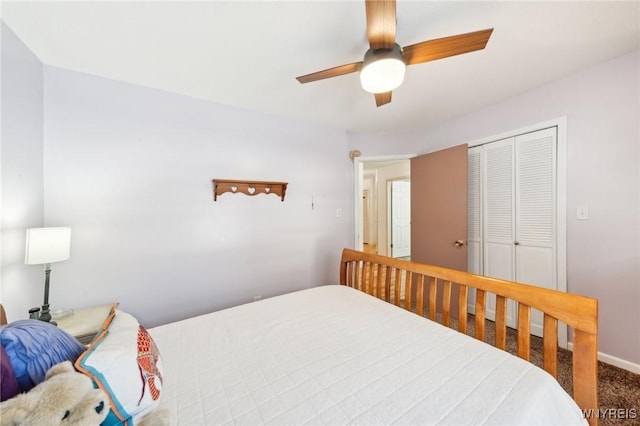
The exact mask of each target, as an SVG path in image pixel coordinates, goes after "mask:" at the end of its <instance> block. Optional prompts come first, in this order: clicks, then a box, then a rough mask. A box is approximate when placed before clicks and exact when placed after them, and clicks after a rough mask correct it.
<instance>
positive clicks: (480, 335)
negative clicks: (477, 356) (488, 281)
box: [475, 290, 487, 342]
mask: <svg viewBox="0 0 640 426" xmlns="http://www.w3.org/2000/svg"><path fill="white" fill-rule="evenodd" d="M486 299H487V297H486V294H485V293H484V290H477V291H476V322H475V325H476V336H475V337H476V339H478V340H482V341H483V342H484V320H485V305H486Z"/></svg>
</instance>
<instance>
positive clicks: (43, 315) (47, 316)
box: [38, 304, 58, 325]
mask: <svg viewBox="0 0 640 426" xmlns="http://www.w3.org/2000/svg"><path fill="white" fill-rule="evenodd" d="M38 319H39V320H40V321H44V322H48V323H49V324H53V325H58V324H57V323H56V322H55V321H51V312H49V304H46V305H42V309H41V310H40V316H38Z"/></svg>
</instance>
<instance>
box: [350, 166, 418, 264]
mask: <svg viewBox="0 0 640 426" xmlns="http://www.w3.org/2000/svg"><path fill="white" fill-rule="evenodd" d="M414 156H415V155H403V156H389V157H375V158H363V157H360V158H356V159H354V166H355V173H356V177H357V178H356V179H355V213H356V214H355V222H356V223H355V248H356V249H357V250H364V251H369V252H374V253H378V254H381V255H384V256H391V255H392V247H391V245H392V235H393V233H392V232H391V229H390V226H391V222H390V220H391V214H392V212H391V188H390V186H391V182H395V181H406V182H409V181H410V175H411V167H410V161H409V160H410V159H411V158H412V157H414ZM365 191H366V194H365ZM364 197H366V198H364ZM408 211H410V208H409V209H408ZM396 222H397V220H396ZM406 226H407V227H408V226H410V223H408V224H407V225H406ZM409 241H410V240H409ZM365 243H366V244H365ZM409 251H410V245H409ZM406 256H410V253H406ZM403 257H404V256H403Z"/></svg>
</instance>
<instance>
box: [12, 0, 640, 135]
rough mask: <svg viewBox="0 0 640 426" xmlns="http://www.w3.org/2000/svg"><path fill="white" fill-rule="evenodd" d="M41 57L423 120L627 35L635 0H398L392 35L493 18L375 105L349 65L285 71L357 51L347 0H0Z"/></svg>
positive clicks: (356, 115)
mask: <svg viewBox="0 0 640 426" xmlns="http://www.w3.org/2000/svg"><path fill="white" fill-rule="evenodd" d="M1 13H2V19H3V20H4V21H5V22H6V23H7V25H8V26H9V27H10V28H11V29H12V30H13V31H14V32H15V33H16V34H17V35H18V37H20V38H21V39H22V40H23V42H25V44H26V45H27V46H28V47H29V48H30V49H31V50H32V51H33V52H34V53H35V54H36V55H37V56H38V58H40V60H41V61H42V62H44V63H45V64H48V65H52V66H57V67H62V68H67V69H71V70H77V71H81V72H86V73H90V74H95V75H98V76H103V77H108V78H112V79H116V80H122V81H126V82H130V83H135V84H139V85H142V86H148V87H154V88H158V89H163V90H166V91H170V92H176V93H181V94H185V95H189V96H194V97H197V98H203V99H209V100H211V101H214V102H217V103H221V104H225V105H232V106H237V107H242V108H248V109H253V110H259V111H264V112H268V113H273V114H277V115H283V116H290V117H297V118H301V119H305V120H312V121H314V122H318V123H322V124H325V125H330V126H333V127H338V128H342V129H345V130H347V131H349V132H370V131H380V130H386V129H391V128H399V127H424V126H428V125H432V124H434V123H437V122H439V121H442V120H446V119H448V118H451V117H454V116H457V115H460V114H465V113H467V112H470V111H472V110H475V109H477V108H481V107H483V106H486V105H489V104H492V103H495V102H498V101H500V100H502V99H505V98H509V97H512V96H515V95H517V94H519V93H522V92H524V91H527V90H529V89H531V88H534V87H536V86H540V85H543V84H545V83H548V82H551V81H554V80H557V79H559V78H561V77H563V76H566V75H568V74H571V73H573V72H575V71H577V70H579V69H581V68H585V67H588V66H591V65H594V64H597V63H600V62H603V61H606V60H609V59H612V58H614V57H616V56H620V55H622V54H624V53H627V52H630V51H633V50H636V49H638V48H639V47H640V2H639V1H625V2H618V1H604V2H592V1H570V2H559V1H545V2H519V1H518V2H516V1H511V2H508V1H500V2H483V1H471V2H460V1H402V0H399V1H398V5H397V21H398V31H397V42H398V43H399V44H400V45H403V46H404V45H409V44H414V43H417V42H420V41H423V40H428V39H433V38H440V37H445V36H449V35H455V34H460V33H466V32H470V31H476V30H481V29H485V28H494V29H495V30H494V32H493V35H492V36H491V39H490V40H489V43H488V45H487V48H486V49H485V50H482V51H477V52H473V53H468V54H465V55H460V56H456V57H451V58H447V59H443V60H439V61H434V62H430V63H426V64H420V65H414V66H411V67H409V68H408V69H407V73H406V78H405V82H404V84H403V85H402V86H401V87H400V88H398V89H396V90H395V91H394V93H393V102H392V103H391V104H388V105H385V106H383V107H381V108H376V106H375V102H374V99H373V95H370V94H368V93H366V92H364V91H363V90H362V89H361V87H360V84H359V79H358V75H357V74H355V73H354V74H350V75H346V76H341V77H336V78H332V79H328V80H323V81H318V82H314V83H309V84H305V85H301V84H300V83H298V82H297V81H296V80H295V77H296V76H299V75H303V74H308V73H311V72H314V71H319V70H322V69H326V68H330V67H333V66H337V65H342V64H346V63H350V62H355V61H359V60H362V57H363V55H364V53H365V51H366V50H367V48H368V43H367V39H366V33H365V30H366V28H365V8H364V0H357V1H355V0H354V1H314V2H312V1H288V2H287V1H253V2H249V1H226V2H222V1H194V2H186V1H183V2H164V1H138V2H127V1H110V2H92V1H73V2H58V1H45V2H33V1H29V2H26V1H21V2H12V1H2V9H1Z"/></svg>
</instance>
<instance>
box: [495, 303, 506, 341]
mask: <svg viewBox="0 0 640 426" xmlns="http://www.w3.org/2000/svg"><path fill="white" fill-rule="evenodd" d="M496 348H500V349H502V350H503V351H504V350H506V349H507V299H506V298H505V297H503V296H496Z"/></svg>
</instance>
